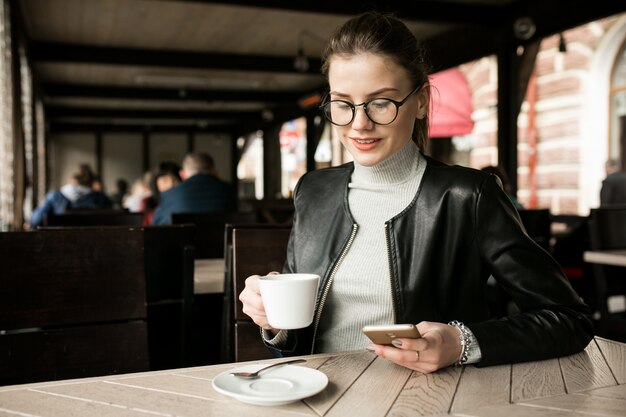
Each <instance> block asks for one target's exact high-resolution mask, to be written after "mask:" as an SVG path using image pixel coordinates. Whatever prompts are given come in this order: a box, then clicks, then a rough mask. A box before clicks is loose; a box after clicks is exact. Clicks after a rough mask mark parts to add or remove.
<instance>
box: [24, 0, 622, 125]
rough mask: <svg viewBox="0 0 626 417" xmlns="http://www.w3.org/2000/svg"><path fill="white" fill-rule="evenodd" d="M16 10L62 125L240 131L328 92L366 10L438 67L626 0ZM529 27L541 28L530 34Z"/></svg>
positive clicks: (42, 6)
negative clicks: (332, 63) (401, 25)
mask: <svg viewBox="0 0 626 417" xmlns="http://www.w3.org/2000/svg"><path fill="white" fill-rule="evenodd" d="M17 6H18V9H19V13H20V16H21V18H22V20H23V26H24V32H25V34H26V37H27V39H28V54H29V56H30V58H31V60H32V64H33V72H34V78H35V80H36V82H37V86H38V87H39V88H40V91H41V92H42V93H43V97H44V106H45V110H46V116H47V118H48V120H49V122H50V129H51V131H52V132H61V131H143V130H146V129H150V130H155V131H156V130H160V131H187V132H189V131H214V132H224V133H228V134H233V135H240V134H243V133H246V132H249V131H253V130H256V129H259V128H263V127H264V126H266V125H267V123H269V122H276V121H284V120H288V119H290V118H294V117H296V116H299V115H302V114H304V112H305V108H306V104H307V103H308V102H315V97H316V95H317V94H319V93H320V92H321V91H322V90H323V89H324V87H325V80H324V79H323V78H322V77H321V76H320V75H319V67H320V59H319V57H320V51H321V49H322V46H323V43H324V42H325V41H326V40H327V39H328V38H329V36H330V35H331V33H332V32H333V30H334V29H335V28H336V27H337V26H338V25H340V24H341V23H343V22H344V21H345V20H346V19H348V18H349V17H350V16H352V15H354V14H357V13H359V12H361V11H365V10H370V9H377V10H382V11H392V12H395V13H396V14H397V16H398V17H400V18H401V19H402V20H404V21H405V22H406V23H407V25H408V26H409V27H410V29H411V30H412V31H413V32H414V33H415V34H416V36H418V37H419V38H420V39H422V41H423V42H424V44H425V45H426V47H427V49H428V50H429V51H430V58H431V61H432V63H433V67H434V69H435V70H441V69H445V68H449V67H452V66H456V65H459V64H462V63H465V62H468V61H471V60H474V59H477V58H480V57H483V56H487V55H491V54H496V53H499V52H500V51H502V49H504V48H517V47H518V46H519V45H524V44H525V43H528V42H533V41H535V40H537V39H540V38H541V37H544V36H547V35H552V34H554V33H558V32H560V31H563V30H565V29H568V28H571V27H574V26H577V25H580V24H582V23H586V22H589V21H592V20H596V19H598V18H601V17H606V16H609V15H612V14H616V13H620V12H623V11H626V1H621V0H620V1H617V0H613V1H608V0H595V1H582V0H571V1H566V0H563V1H557V0H528V1H523V0H412V1H407V0H403V1H385V2H382V1H374V2H362V1H354V0H349V1H348V0H340V1H338V0H335V1H316V2H309V1H306V2H305V1H293V0H292V1H229V2H225V1H223V2H222V1H200V0H195V1H192V0H50V1H41V0H20V1H19V2H18V4H17ZM520 19H521V20H520ZM528 22H532V23H533V24H534V26H535V28H536V30H535V32H534V34H531V35H532V36H530V37H529V38H527V39H525V37H527V35H528V34H529V33H528V32H527V31H526V32H525V30H527V28H528V25H527V23H528ZM516 27H517V28H518V29H519V31H521V32H522V33H521V34H520V33H517V34H516V32H515V30H514V28H516ZM524 32H525V33H524ZM300 48H301V49H302V50H303V51H304V53H305V55H306V56H307V57H308V64H309V65H308V68H307V69H306V70H304V71H302V70H301V71H298V70H296V69H295V68H294V58H295V56H296V54H297V53H298V50H299V49H300ZM306 98H311V100H309V101H307V100H306Z"/></svg>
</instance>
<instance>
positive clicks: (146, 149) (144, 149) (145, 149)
mask: <svg viewBox="0 0 626 417" xmlns="http://www.w3.org/2000/svg"><path fill="white" fill-rule="evenodd" d="M141 166H142V167H143V172H146V171H148V170H149V169H150V133H149V132H148V131H147V130H144V131H143V136H142V137H141Z"/></svg>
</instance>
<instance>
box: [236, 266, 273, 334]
mask: <svg viewBox="0 0 626 417" xmlns="http://www.w3.org/2000/svg"><path fill="white" fill-rule="evenodd" d="M277 274H278V272H276V271H272V272H270V273H269V274H268V275H277ZM259 278H261V276H260V275H251V276H249V277H248V278H246V287H245V288H244V289H243V291H241V294H239V301H241V303H242V304H243V312H244V313H245V314H246V315H248V316H250V318H251V319H252V321H254V322H255V323H256V324H257V325H258V326H260V327H261V328H263V329H265V330H269V331H270V332H272V333H273V334H276V333H278V329H274V328H273V327H272V326H270V324H269V322H268V321H267V315H266V314H265V307H264V306H263V300H262V299H261V291H260V290H259Z"/></svg>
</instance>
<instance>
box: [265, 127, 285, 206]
mask: <svg viewBox="0 0 626 417" xmlns="http://www.w3.org/2000/svg"><path fill="white" fill-rule="evenodd" d="M280 129H281V125H280V124H274V125H272V126H269V127H268V128H266V129H265V130H264V131H263V199H264V200H274V199H276V197H277V196H279V195H280V185H281V173H282V166H281V158H280V138H279V135H280Z"/></svg>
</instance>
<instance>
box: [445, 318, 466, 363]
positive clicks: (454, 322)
mask: <svg viewBox="0 0 626 417" xmlns="http://www.w3.org/2000/svg"><path fill="white" fill-rule="evenodd" d="M448 326H452V327H456V328H457V329H459V340H460V341H461V354H460V355H459V360H458V361H456V362H455V363H454V365H456V366H462V365H465V364H466V363H467V355H468V353H469V348H470V345H471V343H472V336H471V334H470V332H469V330H468V329H467V327H465V325H464V324H463V323H461V322H460V321H458V320H452V321H451V322H450V323H448Z"/></svg>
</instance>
